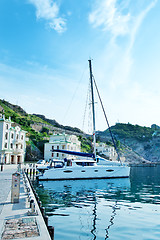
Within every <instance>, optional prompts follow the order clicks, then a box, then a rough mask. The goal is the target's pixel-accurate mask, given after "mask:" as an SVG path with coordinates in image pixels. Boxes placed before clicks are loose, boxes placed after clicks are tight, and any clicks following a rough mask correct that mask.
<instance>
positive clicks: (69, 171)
mask: <svg viewBox="0 0 160 240" xmlns="http://www.w3.org/2000/svg"><path fill="white" fill-rule="evenodd" d="M63 172H64V173H71V172H73V171H71V170H64V171H63Z"/></svg>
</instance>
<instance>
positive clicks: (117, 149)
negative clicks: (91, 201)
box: [92, 76, 122, 163]
mask: <svg viewBox="0 0 160 240" xmlns="http://www.w3.org/2000/svg"><path fill="white" fill-rule="evenodd" d="M92 79H93V81H94V84H95V87H96V91H97V94H98V97H99V100H100V103H101V107H102V110H103V113H104V116H105V119H106V122H107V126H108V129H109V133H110V135H111V138H112V142H113V144H114V147H115V149H116V152H117V156H118V161H120V162H121V159H120V155H119V152H118V149H117V146H116V143H115V140H114V137H113V134H112V131H111V128H110V125H109V122H108V118H107V115H106V112H105V109H104V106H103V103H102V99H101V96H100V94H99V91H98V87H97V84H96V81H95V78H94V77H93V76H92ZM121 163H122V162H121Z"/></svg>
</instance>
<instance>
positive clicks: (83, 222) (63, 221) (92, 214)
mask: <svg viewBox="0 0 160 240" xmlns="http://www.w3.org/2000/svg"><path fill="white" fill-rule="evenodd" d="M39 184H40V185H39V191H41V193H40V194H42V193H43V197H44V199H47V202H46V204H45V207H46V212H47V214H48V216H49V223H50V224H51V225H54V227H55V239H70V240H71V239H74V240H75V239H90V240H91V239H96V238H97V237H98V238H99V239H107V238H108V236H109V230H110V228H111V226H112V225H113V224H114V219H115V217H116V211H117V209H119V208H120V206H118V202H119V200H118V199H119V198H123V197H122V195H123V196H124V195H125V194H126V193H127V192H128V191H129V189H130V180H129V179H128V178H127V179H99V180H98V179H97V180H70V181H68V180H66V181H55V182H51V181H44V182H39ZM45 194H46V196H45ZM120 196H121V197H120ZM100 237H101V238H100Z"/></svg>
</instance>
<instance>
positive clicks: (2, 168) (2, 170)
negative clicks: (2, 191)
mask: <svg viewBox="0 0 160 240" xmlns="http://www.w3.org/2000/svg"><path fill="white" fill-rule="evenodd" d="M2 171H3V163H1V172H2Z"/></svg>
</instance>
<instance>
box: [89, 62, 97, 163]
mask: <svg viewBox="0 0 160 240" xmlns="http://www.w3.org/2000/svg"><path fill="white" fill-rule="evenodd" d="M88 61H89V71H90V84H91V96H92V102H91V104H92V115H93V149H94V150H93V153H94V156H95V157H94V158H95V159H96V127H95V108H94V93H93V75H92V63H91V59H89V60H88Z"/></svg>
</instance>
